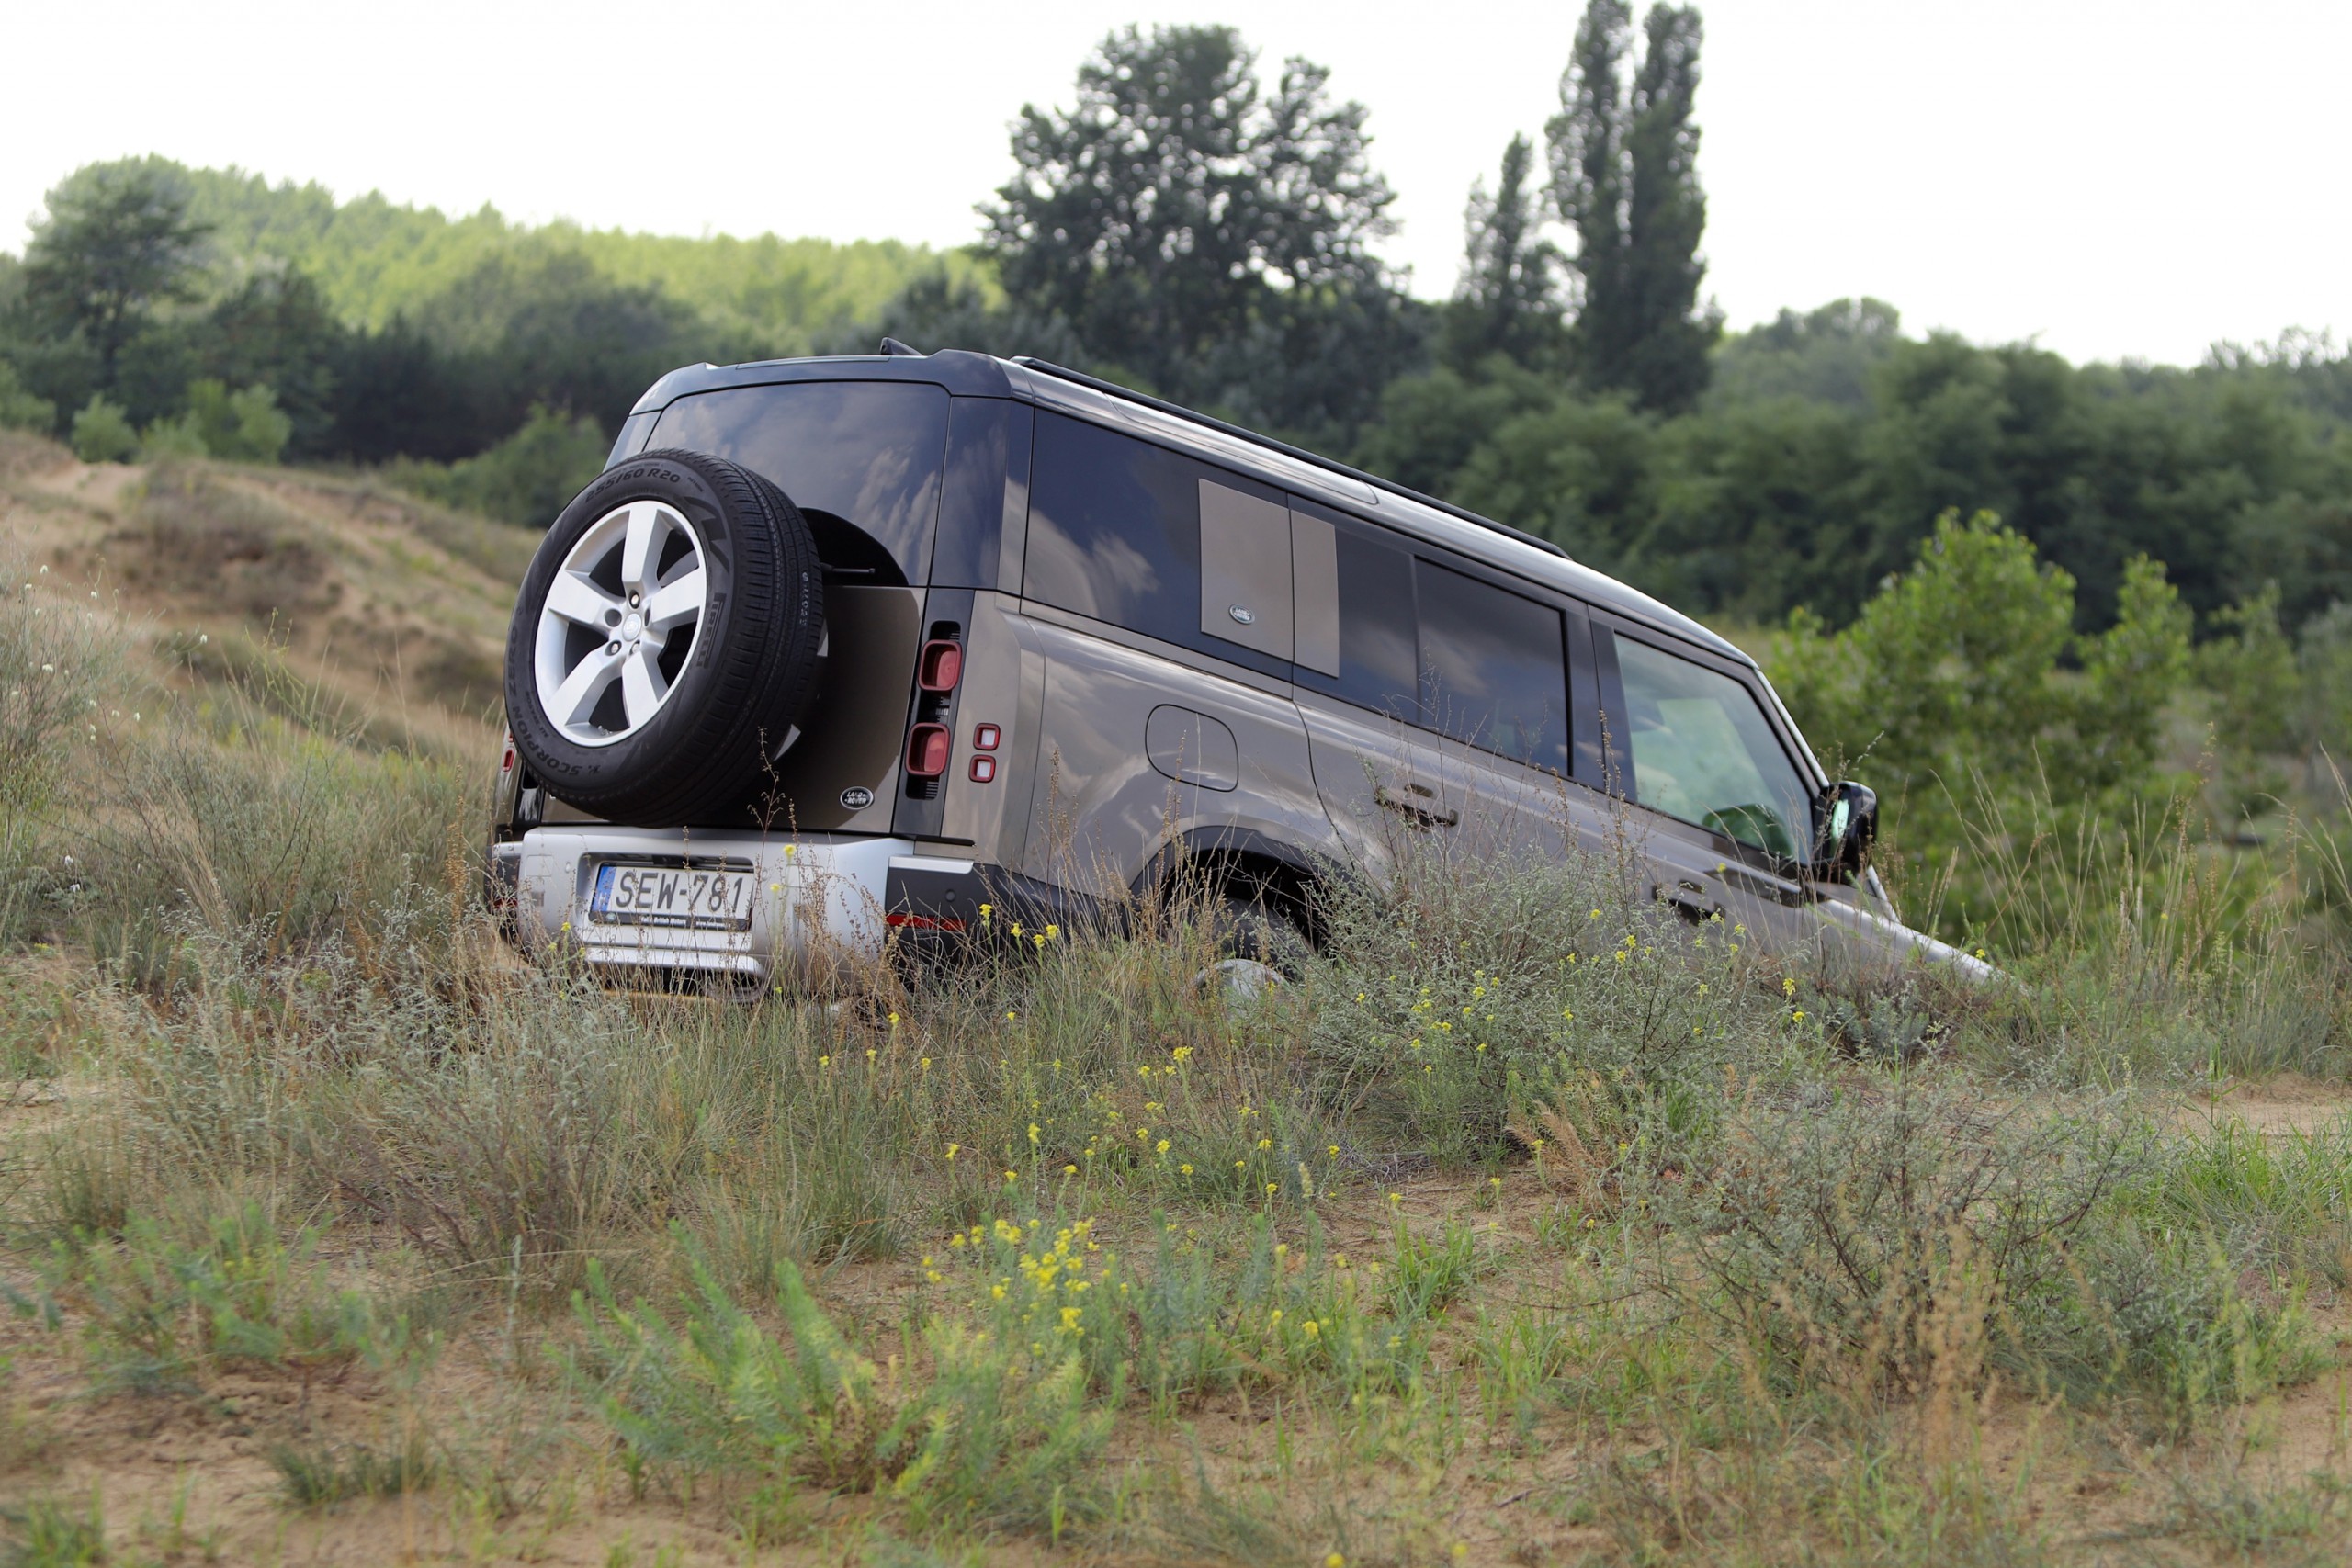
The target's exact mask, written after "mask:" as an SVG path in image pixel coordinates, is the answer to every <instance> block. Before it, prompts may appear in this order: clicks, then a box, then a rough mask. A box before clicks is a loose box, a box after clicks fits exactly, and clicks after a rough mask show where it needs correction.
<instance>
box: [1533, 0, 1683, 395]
mask: <svg viewBox="0 0 2352 1568" xmlns="http://www.w3.org/2000/svg"><path fill="white" fill-rule="evenodd" d="M1633 26H1634V22H1633V7H1632V6H1631V4H1630V3H1629V0H1589V5H1587V6H1586V7H1585V14H1584V19H1583V21H1582V22H1581V23H1579V24H1578V26H1577V37H1576V43H1575V46H1574V49H1573V51H1572V53H1571V55H1570V58H1569V61H1568V68H1567V71H1566V73H1565V74H1564V75H1563V76H1562V77H1561V80H1560V112H1559V113H1558V114H1557V115H1555V116H1554V117H1553V118H1552V120H1551V123H1550V124H1549V125H1548V126H1547V127H1546V128H1545V134H1546V139H1547V141H1549V143H1550V148H1549V150H1550V153H1551V164H1552V195H1553V199H1554V201H1555V203H1556V205H1557V207H1558V209H1559V213H1560V216H1561V218H1562V219H1563V220H1566V222H1567V223H1568V225H1569V226H1570V227H1571V228H1573V229H1574V230H1575V231H1576V234H1577V251H1576V254H1575V255H1574V256H1572V257H1570V258H1569V263H1568V265H1570V266H1571V267H1572V268H1573V269H1574V270H1575V271H1576V273H1577V276H1578V277H1579V278H1580V279H1581V281H1582V283H1583V286H1584V290H1583V291H1584V302H1583V308H1582V309H1581V310H1579V311H1578V312H1577V321H1576V324H1575V329H1574V333H1573V338H1574V347H1575V352H1576V356H1577V370H1578V374H1579V375H1580V376H1581V377H1582V378H1583V379H1584V380H1586V381H1587V382H1588V383H1589V384H1590V385H1592V386H1595V387H1600V388H1612V389H1622V390H1623V391H1625V392H1627V393H1629V394H1631V395H1632V397H1633V399H1634V401H1635V402H1637V403H1639V404H1640V405H1641V406H1642V407H1644V408H1648V409H1656V410H1660V411H1663V412H1677V411H1680V410H1683V409H1687V408H1689V407H1690V406H1691V404H1692V403H1694V402H1696V401H1697V400H1698V397H1699V394H1700V393H1701V392H1702V391H1704V390H1705V389H1706V385H1707V374H1708V351H1709V350H1710V349H1711V348H1713V345H1714V342H1715V339H1716V338H1717V336H1719V335H1720V334H1721V333H1722V330H1723V321H1722V318H1721V316H1720V314H1719V313H1718V312H1716V311H1715V310H1713V309H1712V308H1710V309H1708V310H1703V311H1702V310H1701V309H1700V307H1699V286H1700V284H1701V282H1702V279H1703V278H1704V277H1705V276H1706V263H1705V262H1704V261H1702V260H1701V259H1700V256H1699V240H1700V236H1701V235H1702V232H1703V231H1704V230H1705V228H1706V222H1707V198H1706V197H1705V195H1704V193H1703V192H1702V191H1701V190H1700V188H1699V168H1698V163H1699V127H1698V125H1697V123H1696V122H1695V121H1694V120H1693V119H1692V118H1691V116H1692V111H1693V107H1694V104H1695V101H1696V98H1697V96H1698V89H1699V45H1700V41H1701V38H1702V28H1701V24H1700V20H1699V13H1698V10H1697V9H1696V7H1694V6H1664V5H1661V6H1652V7H1651V8H1650V11H1649V14H1648V16H1647V17H1645V18H1644V22H1643V33H1644V35H1645V36H1644V39H1643V49H1642V55H1641V59H1640V62H1639V63H1638V65H1635V66H1634V69H1633V72H1632V80H1631V82H1630V83H1629V82H1628V81H1627V67H1628V65H1629V63H1631V60H1630V57H1631V55H1632V53H1633Z"/></svg>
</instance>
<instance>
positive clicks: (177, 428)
mask: <svg viewBox="0 0 2352 1568" xmlns="http://www.w3.org/2000/svg"><path fill="white" fill-rule="evenodd" d="M211 452H212V449H211V448H210V447H209V446H206V445H205V444H204V432H203V430H202V429H201V428H200V427H199V426H198V423H197V418H196V415H194V414H193V413H184V414H182V415H180V416H179V417H178V418H177V419H159V420H155V421H153V423H150V424H149V425H148V426H147V428H146V430H145V431H143V432H142V433H141V434H140V437H139V460H140V461H141V462H142V463H168V462H171V461H173V460H174V459H175V458H182V457H209V456H211Z"/></svg>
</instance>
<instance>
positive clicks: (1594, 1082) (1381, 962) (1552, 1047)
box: [1306, 841, 1818, 1175]
mask: <svg viewBox="0 0 2352 1568" xmlns="http://www.w3.org/2000/svg"><path fill="white" fill-rule="evenodd" d="M1401 848H1402V850H1403V855H1402V858H1401V860H1400V861H1399V863H1398V867H1397V876H1396V878H1395V886H1394V890H1393V891H1392V892H1389V893H1383V892H1380V891H1378V890H1376V889H1374V888H1373V887H1371V886H1366V885H1356V886H1350V887H1346V888H1343V889H1341V890H1340V891H1339V892H1338V893H1337V894H1336V895H1335V896H1334V897H1332V898H1331V900H1330V901H1329V907H1328V908H1327V910H1326V913H1325V920H1326V924H1327V926H1328V928H1329V941H1328V942H1327V945H1326V948H1325V952H1324V954H1323V956H1322V957H1321V958H1320V959H1319V960H1318V961H1317V964H1315V965H1314V966H1313V968H1312V969H1311V970H1310V972H1309V974H1308V976H1307V977H1306V995H1307V998H1308V1001H1307V1004H1306V1013H1307V1018H1308V1022H1307V1036H1308V1048H1309V1051H1310V1054H1311V1068H1312V1072H1313V1074H1314V1079H1313V1081H1314V1085H1315V1091H1314V1092H1315V1100H1316V1102H1317V1105H1318V1106H1319V1107H1320V1108H1321V1109H1322V1110H1323V1111H1324V1112H1325V1113H1326V1114H1327V1115H1329V1117H1331V1118H1333V1119H1334V1120H1341V1121H1345V1122H1349V1123H1351V1130H1352V1131H1354V1132H1355V1133H1356V1134H1358V1135H1362V1134H1363V1133H1365V1132H1368V1131H1372V1130H1374V1129H1377V1130H1378V1131H1379V1132H1380V1133H1381V1134H1385V1135H1386V1136H1388V1137H1390V1138H1393V1139H1394V1140H1396V1142H1397V1145H1398V1146H1399V1148H1400V1149H1401V1150H1405V1151H1411V1152H1412V1153H1414V1154H1416V1155H1419V1156H1424V1157H1428V1158H1431V1159H1434V1160H1435V1161H1436V1162H1437V1163H1439V1164H1440V1165H1441V1166H1458V1165H1460V1164H1462V1163H1463V1162H1464V1161H1466V1160H1470V1159H1473V1158H1476V1157H1479V1156H1482V1155H1493V1154H1496V1153H1498V1151H1499V1149H1500V1146H1501V1142H1502V1139H1503V1136H1504V1134H1505V1131H1506V1125H1507V1123H1509V1122H1510V1121H1511V1119H1512V1118H1513V1117H1514V1115H1517V1116H1520V1117H1522V1118H1524V1117H1527V1116H1529V1115H1542V1116H1544V1117H1545V1118H1546V1119H1547V1120H1548V1121H1550V1122H1553V1123H1555V1127H1554V1133H1553V1135H1552V1142H1553V1143H1554V1144H1555V1145H1559V1146H1555V1147H1554V1148H1552V1149H1551V1150H1550V1151H1549V1153H1550V1155H1551V1156H1552V1157H1554V1158H1555V1159H1559V1160H1566V1161H1568V1162H1570V1163H1572V1164H1582V1165H1586V1166H1588V1167H1589V1174H1593V1175H1598V1174H1599V1172H1600V1170H1601V1169H1603V1168H1607V1167H1609V1166H1611V1165H1613V1164H1615V1163H1616V1160H1617V1157H1618V1156H1617V1155H1616V1153H1615V1152H1613V1151H1614V1150H1615V1147H1616V1145H1619V1144H1623V1143H1629V1142H1630V1141H1631V1140H1633V1139H1634V1137H1635V1136H1636V1129H1637V1127H1638V1126H1640V1125H1641V1124H1643V1123H1644V1122H1645V1121H1646V1120H1648V1119H1650V1118H1652V1117H1654V1116H1663V1117H1668V1118H1669V1119H1671V1118H1675V1117H1678V1116H1679V1115H1680V1114H1681V1111H1680V1110H1679V1108H1680V1107H1685V1106H1688V1105H1690V1104H1691V1103H1694V1102H1692V1101H1691V1100H1690V1098H1689V1096H1688V1094H1687V1093H1686V1092H1685V1086H1687V1085H1688V1084H1690V1083H1693V1082H1706V1081H1711V1080H1713V1079H1714V1078H1715V1077H1719V1075H1720V1074H1721V1073H1722V1072H1723V1071H1724V1069H1725V1067H1726V1066H1736V1068H1737V1069H1738V1070H1739V1071H1740V1072H1742V1073H1748V1074H1753V1073H1765V1074H1777V1073H1780V1072H1781V1071H1782V1070H1784V1069H1785V1068H1786V1067H1787V1066H1788V1065H1790V1064H1791V1063H1792V1062H1793V1061H1796V1060H1799V1059H1801V1058H1802V1057H1803V1056H1804V1054H1805V1052H1806V1051H1807V1050H1809V1049H1810V1048H1811V1047H1812V1045H1813V1044H1814V1043H1815V1042H1817V1040H1818V1035H1817V1033H1816V1032H1815V1030H1814V1029H1813V1028H1811V1027H1808V1025H1807V1021H1806V1020H1804V1018H1801V1017H1798V1016H1796V1015H1797V1014H1798V1013H1799V1012H1801V1011H1802V1010H1801V1009H1797V1008H1793V1007H1788V1006H1783V1005H1782V997H1781V980H1782V978H1783V971H1782V969H1781V965H1780V964H1779V962H1778V961H1775V960H1771V959H1769V958H1767V957H1766V956H1764V955H1762V954H1760V953H1757V952H1756V951H1754V946H1753V944H1752V943H1751V942H1748V941H1747V933H1746V932H1745V931H1740V930H1738V929H1736V928H1735V927H1731V926H1725V925H1724V924H1722V923H1721V922H1720V921H1717V922H1715V923H1712V924H1709V925H1706V926H1702V927H1700V928H1699V929H1697V930H1693V929H1692V928H1691V927H1690V926H1689V925H1686V924H1684V923H1682V922H1681V921H1680V920H1679V919H1676V918H1674V917H1672V916H1671V915H1669V914H1667V913H1665V912H1664V911H1663V910H1662V909H1661V908H1660V907H1658V906H1657V905H1655V904H1648V903H1643V902H1636V901H1635V899H1634V897H1633V894H1634V889H1635V887H1636V886H1640V883H1639V878H1638V877H1637V876H1636V875H1635V874H1634V873H1633V872H1631V871H1630V870H1629V869H1628V868H1626V867H1625V866H1623V864H1622V863H1620V861H1619V860H1618V858H1617V854H1618V853H1620V852H1622V847H1621V849H1620V851H1618V852H1589V853H1588V852H1570V853H1569V854H1568V855H1567V856H1566V858H1565V859H1564V860H1562V861H1559V862H1556V863H1544V862H1541V861H1537V862H1535V863H1527V862H1523V861H1512V860H1497V861H1481V860H1471V859H1466V858H1456V857H1453V856H1451V855H1448V854H1446V853H1444V852H1442V851H1439V850H1436V849H1433V848H1428V847H1424V846H1421V845H1420V844H1419V843H1418V841H1417V842H1416V843H1415V844H1411V845H1406V846H1401ZM1526 1125H1527V1123H1526V1122H1523V1121H1522V1122H1521V1127H1522V1128H1523V1127H1525V1126H1526ZM1522 1141H1527V1140H1526V1139H1524V1138H1523V1139H1522Z"/></svg>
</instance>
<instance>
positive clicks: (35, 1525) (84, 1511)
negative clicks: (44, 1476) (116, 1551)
mask: <svg viewBox="0 0 2352 1568" xmlns="http://www.w3.org/2000/svg"><path fill="white" fill-rule="evenodd" d="M0 1523H5V1524H6V1528H7V1531H8V1535H9V1537H10V1539H9V1540H7V1541H6V1544H5V1546H0V1551H5V1552H6V1556H5V1557H0V1562H6V1564H7V1568H98V1565H99V1564H101V1563H103V1562H107V1556H108V1554H107V1525H106V1513H105V1510H104V1509H102V1508H101V1507H100V1506H98V1494H97V1490H96V1488H95V1487H93V1488H92V1489H91V1492H90V1501H89V1503H88V1504H87V1506H80V1505H75V1506H68V1505H66V1504H65V1503H63V1502H61V1501H59V1500H57V1499H55V1498H50V1497H36V1498H34V1499H32V1500H31V1501H30V1502H28V1503H25V1504H22V1505H20V1506H14V1507H9V1508H6V1509H0Z"/></svg>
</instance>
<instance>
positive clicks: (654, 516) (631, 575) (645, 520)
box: [621, 501, 668, 593]
mask: <svg viewBox="0 0 2352 1568" xmlns="http://www.w3.org/2000/svg"><path fill="white" fill-rule="evenodd" d="M666 532H668V529H667V528H666V527H665V526H664V525H663V524H662V509H661V508H660V507H659V506H656V505H655V504H654V503H653V502H650V501H640V502H637V503H636V504H635V505H633V506H631V507H630V508H629V509H628V538H627V540H625V541H624V542H623V544H622V545H621V587H622V589H623V590H624V591H625V592H637V593H644V592H649V591H650V590H651V588H652V586H653V584H652V583H651V582H650V581H649V580H648V573H649V572H650V570H652V567H653V565H654V562H655V561H656V560H657V559H658V558H659V552H658V551H657V550H655V548H654V546H655V544H656V543H658V542H659V540H660V537H661V536H662V534H664V533H666Z"/></svg>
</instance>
